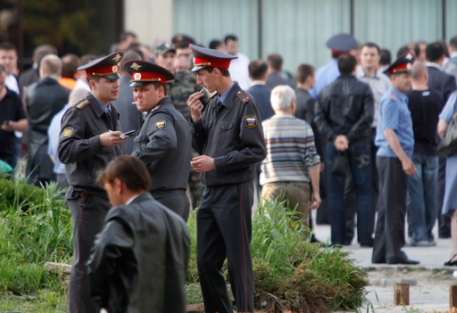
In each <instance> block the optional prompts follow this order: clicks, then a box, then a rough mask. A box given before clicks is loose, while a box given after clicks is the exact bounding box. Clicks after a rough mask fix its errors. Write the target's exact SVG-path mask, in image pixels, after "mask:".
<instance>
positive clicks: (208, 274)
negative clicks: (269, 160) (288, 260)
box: [191, 83, 266, 313]
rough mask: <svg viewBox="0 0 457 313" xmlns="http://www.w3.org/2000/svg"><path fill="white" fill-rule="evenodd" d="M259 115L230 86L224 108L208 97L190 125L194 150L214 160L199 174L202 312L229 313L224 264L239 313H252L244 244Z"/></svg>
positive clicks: (260, 154) (261, 150)
mask: <svg viewBox="0 0 457 313" xmlns="http://www.w3.org/2000/svg"><path fill="white" fill-rule="evenodd" d="M259 116H260V115H259V111H258V109H257V106H256V104H255V103H254V101H253V100H252V99H251V97H250V95H249V94H248V93H246V92H245V91H243V90H241V88H240V87H239V85H238V83H234V85H232V87H231V89H230V90H229V91H228V94H227V97H226V98H225V100H224V103H220V101H219V98H218V97H217V96H216V97H213V98H211V100H210V101H209V103H208V105H207V106H206V107H205V110H204V111H203V112H202V116H201V119H200V121H198V122H197V123H193V122H192V124H191V130H192V136H193V141H192V144H193V147H194V149H195V150H196V151H197V152H198V153H200V154H202V155H207V156H210V157H212V158H213V159H214V163H215V166H216V169H214V170H211V171H209V172H205V173H203V174H202V181H203V183H204V184H205V185H206V188H205V191H204V193H203V199H202V203H201V204H200V208H199V209H198V211H197V264H198V273H199V278H200V284H201V287H202V293H203V299H204V302H205V311H206V312H220V313H222V312H233V309H232V304H231V302H230V299H229V297H228V294H227V288H226V283H225V279H224V276H223V275H222V274H221V268H222V264H223V263H224V260H225V258H226V257H227V260H228V270H229V277H230V285H231V286H232V291H233V295H234V297H235V301H236V306H237V311H238V312H254V280H253V275H252V261H251V252H250V249H249V245H250V242H251V233H252V225H251V208H252V204H253V180H254V175H255V167H256V163H257V162H259V161H261V160H263V159H264V158H265V156H266V148H265V141H264V137H263V130H262V125H261V123H260V120H259Z"/></svg>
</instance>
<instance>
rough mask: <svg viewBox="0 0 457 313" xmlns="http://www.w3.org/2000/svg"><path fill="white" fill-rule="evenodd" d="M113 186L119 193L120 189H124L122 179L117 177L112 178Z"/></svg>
mask: <svg viewBox="0 0 457 313" xmlns="http://www.w3.org/2000/svg"><path fill="white" fill-rule="evenodd" d="M114 187H115V190H116V191H117V192H118V193H119V194H121V193H122V191H123V190H124V184H123V182H122V180H120V179H119V178H116V179H114Z"/></svg>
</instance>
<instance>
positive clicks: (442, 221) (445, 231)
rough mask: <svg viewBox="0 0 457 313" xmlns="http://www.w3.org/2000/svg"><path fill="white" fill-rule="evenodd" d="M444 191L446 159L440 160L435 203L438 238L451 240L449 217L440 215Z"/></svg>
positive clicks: (449, 215) (448, 215)
mask: <svg viewBox="0 0 457 313" xmlns="http://www.w3.org/2000/svg"><path fill="white" fill-rule="evenodd" d="M445 189H446V158H440V165H439V170H438V184H437V185H436V203H437V208H436V209H437V211H438V214H437V216H438V237H439V238H451V215H452V214H444V215H443V214H441V209H442V208H443V200H444V190H445Z"/></svg>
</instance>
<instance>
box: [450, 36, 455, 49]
mask: <svg viewBox="0 0 457 313" xmlns="http://www.w3.org/2000/svg"><path fill="white" fill-rule="evenodd" d="M449 45H450V46H451V47H452V48H454V50H457V36H454V37H452V38H451V40H449Z"/></svg>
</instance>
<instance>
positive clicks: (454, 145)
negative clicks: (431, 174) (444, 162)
mask: <svg viewBox="0 0 457 313" xmlns="http://www.w3.org/2000/svg"><path fill="white" fill-rule="evenodd" d="M455 151H457V112H456V113H454V115H452V120H451V122H450V123H449V126H448V128H447V131H446V134H445V135H444V137H443V139H441V142H440V144H439V145H438V149H437V151H436V153H437V154H438V156H440V157H442V158H447V157H448V156H450V155H451V154H452V153H454V152H455Z"/></svg>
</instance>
